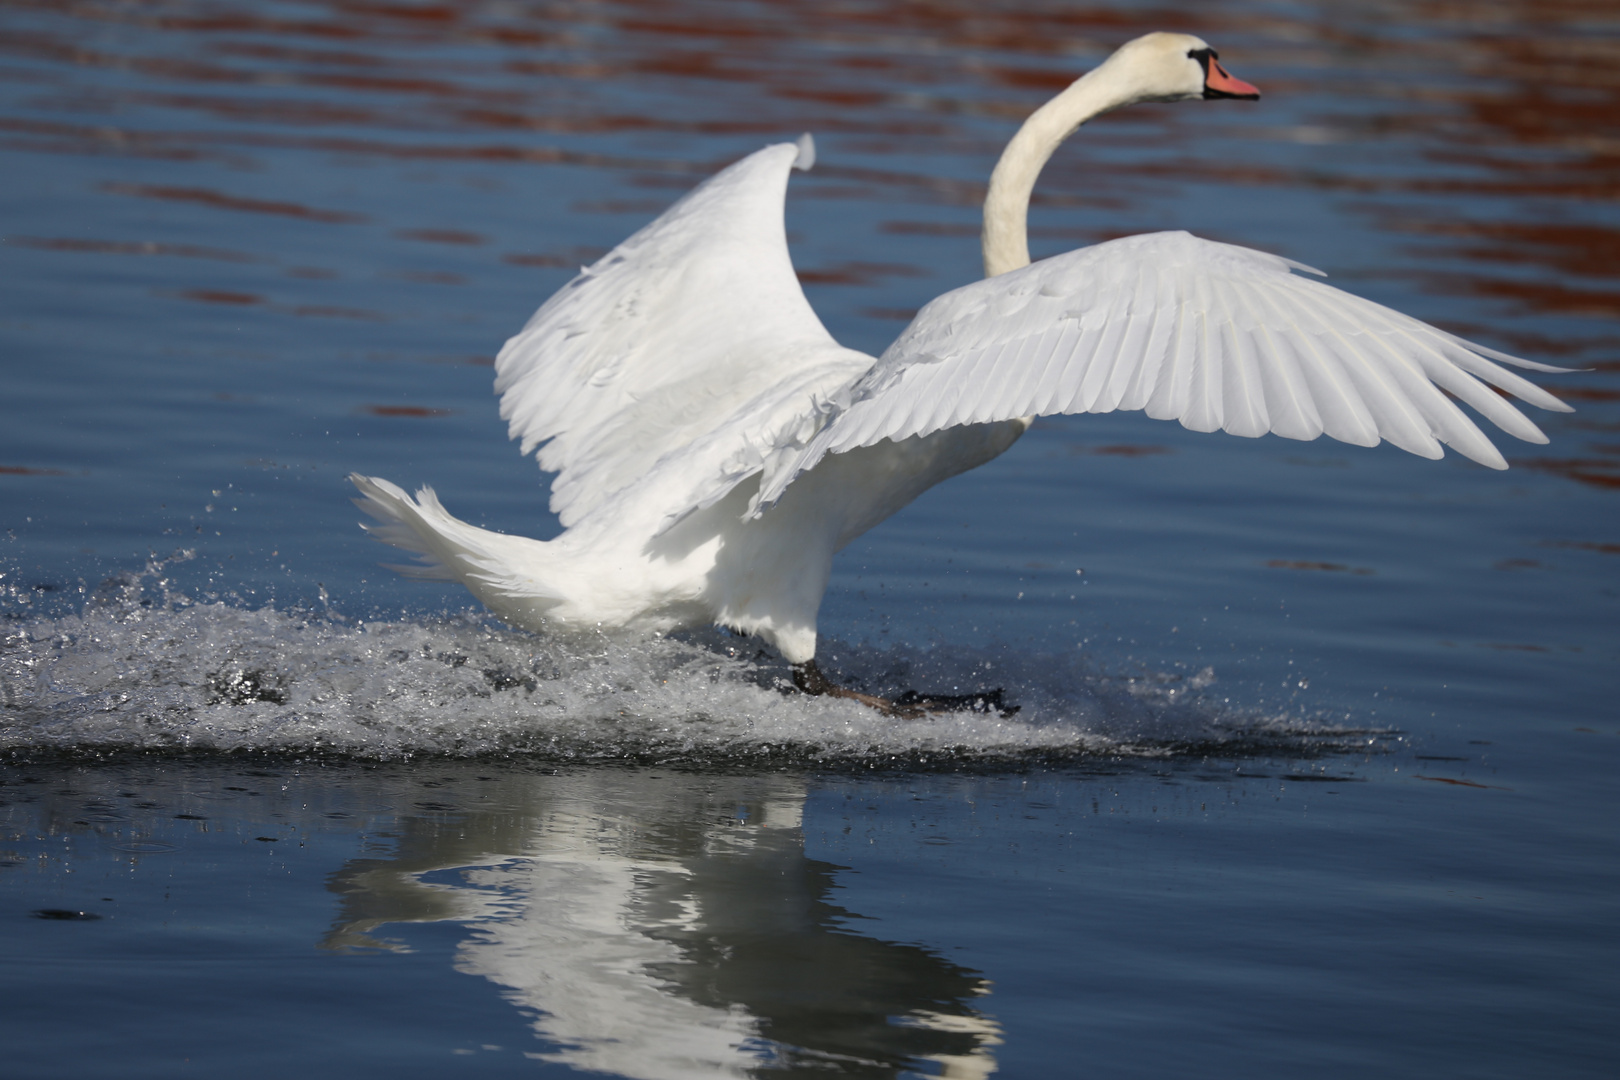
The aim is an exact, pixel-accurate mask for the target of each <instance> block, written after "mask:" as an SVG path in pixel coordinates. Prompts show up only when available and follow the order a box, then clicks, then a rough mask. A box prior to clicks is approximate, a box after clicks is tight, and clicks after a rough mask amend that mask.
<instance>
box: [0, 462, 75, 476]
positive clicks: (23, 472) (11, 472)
mask: <svg viewBox="0 0 1620 1080" xmlns="http://www.w3.org/2000/svg"><path fill="white" fill-rule="evenodd" d="M66 475H67V473H65V472H63V471H62V470H61V469H34V468H30V467H29V466H27V465H0V476H66Z"/></svg>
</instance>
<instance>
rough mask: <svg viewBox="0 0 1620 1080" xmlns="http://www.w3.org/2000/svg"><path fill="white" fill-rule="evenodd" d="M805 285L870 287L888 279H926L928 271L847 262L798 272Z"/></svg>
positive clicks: (896, 265) (905, 266)
mask: <svg viewBox="0 0 1620 1080" xmlns="http://www.w3.org/2000/svg"><path fill="white" fill-rule="evenodd" d="M798 273H799V280H800V281H802V282H803V283H804V284H806V285H872V284H875V283H877V282H878V281H881V280H883V279H884V278H889V277H927V276H928V271H926V270H922V269H919V268H918V267H915V266H911V265H909V264H907V263H877V262H860V261H855V262H847V263H841V264H839V265H838V266H828V267H823V268H821V269H806V270H800V271H799V272H798Z"/></svg>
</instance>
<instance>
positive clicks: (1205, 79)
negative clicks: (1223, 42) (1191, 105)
mask: <svg viewBox="0 0 1620 1080" xmlns="http://www.w3.org/2000/svg"><path fill="white" fill-rule="evenodd" d="M1092 75H1093V76H1094V77H1104V78H1107V79H1108V80H1109V81H1111V82H1115V83H1116V84H1117V89H1116V92H1117V93H1118V95H1119V97H1120V99H1121V100H1120V104H1122V105H1130V104H1135V103H1136V102H1139V101H1191V100H1194V99H1196V98H1246V99H1248V100H1250V101H1254V100H1257V99H1258V98H1259V97H1260V91H1259V90H1256V89H1255V88H1254V87H1253V86H1250V85H1249V84H1248V83H1246V82H1244V81H1243V80H1242V79H1234V78H1233V77H1232V76H1230V75H1228V74H1227V73H1226V69H1225V68H1223V67H1221V63H1220V59H1219V57H1218V56H1217V54H1216V52H1215V50H1214V49H1212V48H1210V47H1209V44H1208V43H1207V42H1205V41H1204V40H1203V39H1202V38H1196V37H1193V36H1192V35H1191V34H1167V33H1163V32H1160V33H1154V34H1144V35H1143V36H1142V37H1139V38H1137V39H1136V40H1135V41H1128V42H1126V43H1125V44H1124V45H1121V46H1120V47H1119V48H1118V49H1117V50H1115V52H1114V54H1113V55H1112V56H1110V57H1109V58H1108V59H1107V60H1104V61H1103V63H1102V66H1101V67H1099V68H1097V69H1096V71H1094V72H1092Z"/></svg>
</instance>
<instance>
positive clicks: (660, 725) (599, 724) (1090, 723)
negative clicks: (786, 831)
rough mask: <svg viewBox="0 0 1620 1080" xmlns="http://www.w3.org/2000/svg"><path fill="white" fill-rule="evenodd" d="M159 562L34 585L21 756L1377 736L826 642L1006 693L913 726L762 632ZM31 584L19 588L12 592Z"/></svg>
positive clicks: (891, 687) (1072, 749)
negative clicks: (423, 601) (765, 641)
mask: <svg viewBox="0 0 1620 1080" xmlns="http://www.w3.org/2000/svg"><path fill="white" fill-rule="evenodd" d="M163 573H164V564H163V563H161V562H154V563H152V564H151V565H149V566H148V567H147V569H146V572H145V573H143V574H139V575H136V574H129V575H126V576H124V577H121V578H115V579H110V580H109V581H107V582H105V583H103V585H102V586H101V587H100V588H99V589H97V590H96V591H95V593H94V595H93V596H92V598H91V599H90V601H89V603H88V604H87V605H86V606H85V607H84V608H83V609H82V610H79V611H74V612H69V613H59V614H54V615H50V614H35V613H32V612H30V611H29V610H28V609H27V608H26V607H25V606H23V605H22V604H21V602H20V601H21V599H22V594H20V593H17V592H15V591H14V592H13V593H12V594H11V595H10V600H11V602H10V603H9V604H7V605H6V606H7V608H8V611H7V617H6V621H5V622H4V623H3V624H0V626H3V627H4V630H3V637H0V750H9V751H12V752H30V751H53V750H85V749H138V750H160V749H185V750H208V751H241V750H274V751H294V752H305V751H323V752H330V753H337V754H342V755H348V756H357V757H367V758H389V757H402V756H408V755H412V754H417V753H428V754H447V755H457V756H468V755H479V754H523V755H535V756H540V757H556V758H563V759H570V760H578V759H598V760H602V759H611V760H624V759H633V760H634V759H656V760H659V761H666V762H668V761H689V762H694V763H698V762H711V763H712V762H726V761H747V760H757V759H760V758H770V759H779V760H800V761H806V762H830V761H864V762H868V763H886V762H897V763H902V764H919V763H929V762H938V761H940V760H948V761H972V760H974V759H986V760H996V759H1007V758H1019V757H1030V756H1035V757H1042V758H1050V757H1054V756H1055V757H1068V756H1075V755H1088V754H1132V755H1163V754H1170V753H1177V752H1189V751H1191V752H1205V753H1207V752H1210V751H1215V750H1221V751H1227V752H1242V751H1245V750H1252V749H1256V748H1261V747H1263V748H1265V749H1269V750H1276V749H1288V750H1295V751H1298V750H1302V749H1306V748H1320V747H1322V746H1323V745H1324V744H1327V745H1332V746H1337V747H1348V746H1365V745H1367V744H1368V743H1369V741H1371V740H1372V738H1376V734H1374V733H1368V732H1361V731H1354V730H1350V729H1347V728H1344V727H1342V726H1334V725H1329V724H1321V723H1313V722H1310V721H1308V720H1305V719H1303V718H1300V717H1296V716H1289V715H1279V714H1258V713H1253V714H1247V715H1246V714H1243V713H1242V712H1241V711H1237V712H1235V711H1233V710H1232V709H1231V708H1230V707H1229V706H1225V705H1220V706H1217V705H1216V704H1214V703H1213V702H1212V701H1211V700H1210V699H1209V698H1208V697H1207V696H1206V695H1204V694H1203V693H1202V691H1203V690H1204V688H1205V687H1207V686H1208V685H1209V684H1210V683H1211V682H1213V680H1214V673H1213V671H1212V670H1210V669H1207V668H1206V669H1204V670H1202V671H1199V672H1196V673H1178V672H1142V673H1137V674H1134V675H1131V676H1128V677H1127V676H1118V675H1108V674H1104V673H1099V672H1098V671H1097V670H1096V669H1095V668H1094V667H1093V666H1091V665H1090V664H1089V663H1088V662H1087V661H1086V660H1085V658H1084V657H1083V656H1082V655H1079V654H1075V655H1072V656H1054V655H1050V654H1047V655H1030V654H1028V653H1018V652H1016V651H1014V650H1010V649H990V648H986V649H978V650H974V649H962V648H956V647H940V648H934V649H916V648H908V647H886V648H882V649H877V648H873V647H867V646H858V647H856V646H849V645H846V644H844V643H840V642H837V641H831V642H824V644H823V649H822V654H823V656H824V657H825V663H824V666H825V667H826V668H827V669H828V670H829V672H831V673H833V674H834V675H835V676H836V677H838V678H840V679H841V680H843V681H845V682H846V683H847V684H850V685H854V686H858V687H861V688H863V689H866V690H869V691H872V692H875V693H880V694H890V695H892V694H896V693H899V692H901V691H902V690H904V689H906V688H908V687H916V688H919V689H921V690H923V691H926V692H933V693H964V692H969V693H971V692H977V691H981V690H988V689H992V688H996V687H1001V688H1004V689H1005V691H1006V695H1007V700H1008V702H1009V703H1016V704H1018V705H1019V706H1020V709H1019V711H1018V712H1017V713H1016V714H1015V715H1012V716H1001V715H998V714H996V713H995V712H989V713H975V712H965V711H964V712H951V713H943V714H938V715H930V716H926V717H922V718H919V719H897V718H894V717H889V716H884V715H881V714H879V713H878V712H876V711H874V710H872V709H870V708H868V707H866V706H863V705H860V704H857V703H854V702H851V701H848V700H839V699H833V698H812V697H807V696H805V695H803V694H799V693H796V692H792V691H791V689H790V686H791V684H790V681H789V675H790V672H789V669H788V668H787V666H786V665H785V664H784V663H783V662H782V661H781V660H780V658H777V657H775V656H773V655H770V654H767V653H766V652H765V651H764V650H760V649H758V648H757V646H756V645H755V644H754V643H753V642H751V641H749V640H747V639H742V638H733V637H729V636H727V635H724V634H722V633H719V632H714V631H710V632H704V633H694V634H687V635H677V636H674V637H652V638H649V637H629V636H611V635H607V634H600V635H592V636H588V637H573V638H560V637H552V636H547V635H539V634H531V633H524V632H519V631H514V630H511V629H508V628H506V627H504V626H501V625H499V624H496V623H493V622H491V621H490V620H488V619H485V618H481V617H478V616H476V615H462V616H448V617H442V618H437V619H425V620H418V619H398V620H387V621H365V620H353V619H349V618H345V617H344V616H342V615H339V614H336V613H333V612H330V611H323V612H314V611H307V610H280V609H277V608H275V607H261V608H257V609H252V608H248V607H245V606H242V605H240V604H235V603H227V602H222V601H197V600H194V599H193V598H191V597H188V596H185V595H182V594H180V593H179V592H177V591H176V590H175V589H174V587H173V586H172V584H171V583H170V582H169V581H168V580H167V579H166V578H165V577H164V576H163ZM13 588H14V589H15V587H13Z"/></svg>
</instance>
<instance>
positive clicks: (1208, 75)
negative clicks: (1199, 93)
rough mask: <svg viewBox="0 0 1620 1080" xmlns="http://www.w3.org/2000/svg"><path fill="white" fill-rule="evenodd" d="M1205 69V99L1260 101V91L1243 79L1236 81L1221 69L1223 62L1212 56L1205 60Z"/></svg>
mask: <svg viewBox="0 0 1620 1080" xmlns="http://www.w3.org/2000/svg"><path fill="white" fill-rule="evenodd" d="M1205 64H1206V65H1207V66H1206V67H1205V68H1204V97H1206V98H1243V99H1244V100H1246V101H1259V100H1260V91H1259V89H1258V88H1257V87H1254V86H1251V85H1250V84H1248V83H1246V82H1244V81H1243V80H1242V79H1234V78H1232V76H1230V75H1228V74H1227V73H1226V69H1225V68H1223V67H1221V62H1220V61H1219V60H1217V59H1215V57H1214V56H1210V57H1209V58H1208V59H1207V60H1205Z"/></svg>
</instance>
